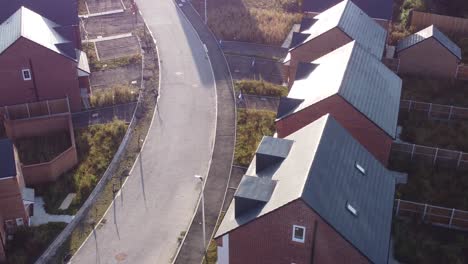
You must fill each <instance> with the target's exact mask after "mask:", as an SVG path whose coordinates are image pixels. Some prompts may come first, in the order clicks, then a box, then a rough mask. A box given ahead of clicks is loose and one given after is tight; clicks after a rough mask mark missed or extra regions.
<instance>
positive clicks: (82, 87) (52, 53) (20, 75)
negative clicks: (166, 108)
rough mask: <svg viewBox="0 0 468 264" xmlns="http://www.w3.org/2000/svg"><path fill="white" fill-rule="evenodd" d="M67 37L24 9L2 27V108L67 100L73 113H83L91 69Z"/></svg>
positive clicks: (56, 25)
mask: <svg viewBox="0 0 468 264" xmlns="http://www.w3.org/2000/svg"><path fill="white" fill-rule="evenodd" d="M65 33H66V29H63V28H61V27H60V25H58V24H57V23H55V22H53V21H51V20H49V19H47V18H45V17H42V16H40V15H39V14H37V13H35V12H33V11H31V10H29V9H27V8H25V7H21V8H20V9H19V10H17V11H16V12H15V13H14V14H13V15H12V16H11V17H9V18H8V19H7V20H6V21H4V22H3V23H2V24H1V25H0V81H1V83H2V85H1V86H0V93H1V94H2V95H3V96H1V97H0V106H5V105H16V104H22V103H28V102H37V101H44V100H51V99H59V98H60V99H61V98H64V97H68V98H69V100H70V107H71V109H72V111H77V110H80V109H81V100H82V98H81V95H82V93H83V94H87V92H89V81H88V79H89V72H90V71H89V65H88V62H87V58H86V55H85V54H84V53H83V52H82V51H80V50H78V49H76V48H75V44H74V43H73V42H71V41H70V40H68V39H67V38H66V37H65V36H66V35H67V34H65Z"/></svg>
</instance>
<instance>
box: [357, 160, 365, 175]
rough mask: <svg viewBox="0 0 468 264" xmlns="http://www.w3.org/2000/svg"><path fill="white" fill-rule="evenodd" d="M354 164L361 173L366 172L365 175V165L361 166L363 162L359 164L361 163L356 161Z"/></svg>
mask: <svg viewBox="0 0 468 264" xmlns="http://www.w3.org/2000/svg"><path fill="white" fill-rule="evenodd" d="M354 166H355V167H356V169H357V170H358V171H359V172H360V173H362V174H364V175H365V174H366V169H364V167H363V166H361V164H359V163H357V162H356V163H355V164H354Z"/></svg>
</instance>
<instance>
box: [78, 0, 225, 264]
mask: <svg viewBox="0 0 468 264" xmlns="http://www.w3.org/2000/svg"><path fill="white" fill-rule="evenodd" d="M137 3H138V6H139V8H140V10H141V12H142V14H143V17H144V18H145V20H146V22H147V23H148V26H149V28H150V30H151V32H152V33H153V34H154V36H155V38H156V39H157V43H158V49H159V57H160V59H161V71H160V72H161V77H162V81H161V97H160V99H159V102H158V109H159V110H158V111H157V112H156V113H155V116H154V121H153V122H154V123H153V125H152V127H151V129H150V131H149V134H148V137H147V140H146V142H145V145H144V147H143V150H142V153H141V156H140V159H139V160H138V161H137V163H136V166H135V168H134V169H133V171H132V173H131V175H130V177H129V179H128V181H127V182H126V184H125V186H124V188H123V190H122V192H121V194H120V197H118V198H117V199H116V201H115V203H114V204H113V206H112V207H111V208H110V210H109V211H108V213H107V214H106V216H105V219H106V222H105V224H104V225H103V226H102V227H101V228H98V229H97V230H96V232H95V233H94V235H92V236H90V238H89V239H88V240H87V241H86V242H85V244H84V245H83V247H82V248H81V249H80V250H79V251H78V252H77V253H76V254H75V256H74V257H73V259H72V263H86V264H88V263H152V264H153V263H169V262H170V261H171V258H172V256H173V254H174V253H175V251H176V248H177V246H178V242H177V238H178V237H179V235H180V233H181V232H182V231H185V230H186V229H187V228H188V225H189V224H190V220H191V218H192V215H193V213H194V210H195V206H196V202H197V199H198V197H199V194H200V190H201V188H200V187H201V186H200V183H199V182H198V181H197V180H196V179H194V177H193V175H194V174H200V175H205V174H206V173H207V171H208V168H209V161H210V158H211V154H212V148H213V144H214V136H215V128H216V92H215V85H214V80H213V73H212V69H211V66H210V64H209V61H208V59H207V57H206V55H205V50H204V47H203V44H202V43H201V42H200V40H199V39H198V37H197V35H196V33H195V31H194V30H193V28H192V26H191V25H190V24H189V23H188V22H187V21H186V20H185V18H184V17H183V15H182V14H181V13H180V11H179V10H178V9H177V8H176V6H175V5H174V3H173V1H172V0H137Z"/></svg>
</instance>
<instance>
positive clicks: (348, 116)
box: [276, 95, 398, 166]
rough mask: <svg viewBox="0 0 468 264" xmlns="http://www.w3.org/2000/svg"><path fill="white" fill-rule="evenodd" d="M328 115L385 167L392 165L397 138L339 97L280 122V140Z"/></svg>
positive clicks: (278, 128)
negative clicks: (394, 142)
mask: <svg viewBox="0 0 468 264" xmlns="http://www.w3.org/2000/svg"><path fill="white" fill-rule="evenodd" d="M395 111H398V110H397V109H396V110H395ZM327 113H330V114H331V115H332V116H333V117H334V118H335V119H336V120H337V121H338V122H339V123H340V124H341V125H342V126H343V127H344V128H346V129H347V130H348V132H349V133H350V134H351V135H352V136H353V137H354V138H355V139H356V140H357V141H358V142H359V143H361V145H363V146H364V147H365V148H366V149H367V150H368V151H369V152H370V153H372V154H373V155H374V157H376V158H377V159H378V160H379V161H380V162H381V163H382V164H384V165H385V166H386V165H387V164H388V159H389V157H390V150H391V147H392V142H393V139H392V138H391V137H390V136H389V135H388V134H387V133H385V132H384V131H383V130H382V129H380V128H379V127H378V126H377V125H375V124H374V123H373V122H371V121H370V120H369V119H367V118H366V117H365V116H364V115H363V114H361V113H360V112H359V111H358V110H356V108H354V107H353V106H352V105H351V104H349V103H348V102H346V101H345V100H344V99H343V98H342V97H341V96H339V95H334V96H331V97H329V98H327V99H324V100H322V101H320V102H318V103H316V104H314V105H312V106H309V107H307V108H305V109H303V110H301V111H299V112H297V113H295V114H293V115H290V116H288V117H285V118H283V119H281V120H279V121H277V122H276V130H277V132H278V137H281V138H284V137H286V136H288V135H290V134H292V133H294V132H295V131H297V130H299V129H301V128H303V127H305V126H306V125H308V124H310V123H312V122H313V121H315V120H317V119H319V118H320V117H322V116H323V115H325V114H327Z"/></svg>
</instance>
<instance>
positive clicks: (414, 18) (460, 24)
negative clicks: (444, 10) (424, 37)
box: [410, 11, 468, 36]
mask: <svg viewBox="0 0 468 264" xmlns="http://www.w3.org/2000/svg"><path fill="white" fill-rule="evenodd" d="M430 25H434V26H436V27H437V28H438V29H440V30H441V31H443V32H444V33H445V34H449V35H459V36H466V35H468V19H466V18H458V17H451V16H442V15H436V14H431V13H425V12H420V11H412V12H411V21H410V26H411V27H414V28H415V29H417V30H420V29H423V28H426V27H428V26H430Z"/></svg>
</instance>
